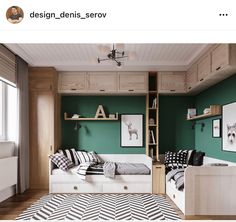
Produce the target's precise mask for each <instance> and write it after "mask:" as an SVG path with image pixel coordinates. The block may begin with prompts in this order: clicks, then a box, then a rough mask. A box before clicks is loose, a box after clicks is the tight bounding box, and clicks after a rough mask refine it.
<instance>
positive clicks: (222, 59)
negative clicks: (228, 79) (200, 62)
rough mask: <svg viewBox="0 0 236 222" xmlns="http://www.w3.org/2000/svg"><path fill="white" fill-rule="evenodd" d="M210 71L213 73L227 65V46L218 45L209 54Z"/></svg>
mask: <svg viewBox="0 0 236 222" xmlns="http://www.w3.org/2000/svg"><path fill="white" fill-rule="evenodd" d="M211 57H212V66H211V71H212V72H215V71H218V70H221V69H223V68H224V67H226V66H228V65H229V44H220V45H218V46H217V47H216V48H215V49H214V50H213V51H212V54H211Z"/></svg>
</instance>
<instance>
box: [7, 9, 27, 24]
mask: <svg viewBox="0 0 236 222" xmlns="http://www.w3.org/2000/svg"><path fill="white" fill-rule="evenodd" d="M6 17H7V21H9V22H10V23H12V24H17V23H20V22H21V21H22V19H23V18H24V12H23V10H22V9H21V8H20V7H18V6H11V7H10V8H9V9H7V12H6Z"/></svg>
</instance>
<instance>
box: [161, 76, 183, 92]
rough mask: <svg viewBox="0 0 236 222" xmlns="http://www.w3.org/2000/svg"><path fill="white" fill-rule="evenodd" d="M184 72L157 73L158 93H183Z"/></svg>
mask: <svg viewBox="0 0 236 222" xmlns="http://www.w3.org/2000/svg"><path fill="white" fill-rule="evenodd" d="M185 77H186V72H159V73H158V92H159V93H168V94H169V93H185V92H186V81H185Z"/></svg>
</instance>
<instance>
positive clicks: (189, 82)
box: [186, 64, 197, 91]
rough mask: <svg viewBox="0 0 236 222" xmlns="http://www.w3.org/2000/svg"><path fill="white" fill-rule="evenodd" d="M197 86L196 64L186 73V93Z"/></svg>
mask: <svg viewBox="0 0 236 222" xmlns="http://www.w3.org/2000/svg"><path fill="white" fill-rule="evenodd" d="M196 84H197V64H194V65H192V66H191V67H190V68H189V69H188V71H187V73H186V87H187V91H189V90H191V89H192V88H193V87H194V86H195V85H196Z"/></svg>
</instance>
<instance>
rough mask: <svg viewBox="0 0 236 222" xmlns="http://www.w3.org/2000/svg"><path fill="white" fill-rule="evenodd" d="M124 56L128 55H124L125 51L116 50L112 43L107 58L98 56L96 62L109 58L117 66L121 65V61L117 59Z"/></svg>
mask: <svg viewBox="0 0 236 222" xmlns="http://www.w3.org/2000/svg"><path fill="white" fill-rule="evenodd" d="M124 58H128V56H127V55H125V52H124V51H122V52H120V51H118V49H115V45H114V44H113V47H112V50H111V51H110V53H108V54H107V58H105V59H100V58H98V60H97V61H98V63H101V62H102V61H107V60H111V61H115V62H116V64H117V66H121V61H119V60H120V59H124Z"/></svg>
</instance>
